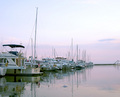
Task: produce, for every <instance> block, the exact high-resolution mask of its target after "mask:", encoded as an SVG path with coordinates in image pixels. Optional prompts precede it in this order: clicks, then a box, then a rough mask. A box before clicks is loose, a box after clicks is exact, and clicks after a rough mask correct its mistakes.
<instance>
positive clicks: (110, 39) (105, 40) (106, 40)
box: [98, 38, 116, 42]
mask: <svg viewBox="0 0 120 97" xmlns="http://www.w3.org/2000/svg"><path fill="white" fill-rule="evenodd" d="M114 40H116V39H112V38H109V39H101V40H98V41H100V42H108V41H114Z"/></svg>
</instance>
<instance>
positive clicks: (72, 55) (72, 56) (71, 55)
mask: <svg viewBox="0 0 120 97" xmlns="http://www.w3.org/2000/svg"><path fill="white" fill-rule="evenodd" d="M71 60H73V38H72V40H71Z"/></svg>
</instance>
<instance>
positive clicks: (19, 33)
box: [0, 0, 120, 64]
mask: <svg viewBox="0 0 120 97" xmlns="http://www.w3.org/2000/svg"><path fill="white" fill-rule="evenodd" d="M119 5H120V0H0V52H2V51H3V47H2V45H3V44H9V43H11V44H12V43H14V44H23V45H24V46H25V50H24V53H25V55H26V56H29V55H31V44H32V41H31V40H32V39H33V43H34V33H35V17H36V8H37V7H38V17H37V38H36V39H37V57H38V58H43V57H53V49H55V52H56V56H63V57H67V56H68V53H69V52H71V40H72V39H73V57H74V58H75V57H76V45H78V47H79V49H80V58H82V52H83V51H86V56H88V59H89V60H90V61H93V62H94V63H95V64H99V63H114V62H115V61H117V60H120V6H119Z"/></svg>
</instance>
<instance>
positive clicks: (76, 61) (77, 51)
mask: <svg viewBox="0 0 120 97" xmlns="http://www.w3.org/2000/svg"><path fill="white" fill-rule="evenodd" d="M77 61H78V45H77V57H76V62H77Z"/></svg>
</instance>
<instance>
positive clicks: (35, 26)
mask: <svg viewBox="0 0 120 97" xmlns="http://www.w3.org/2000/svg"><path fill="white" fill-rule="evenodd" d="M37 15H38V8H36V20H35V43H34V61H35V58H36V33H37Z"/></svg>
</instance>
